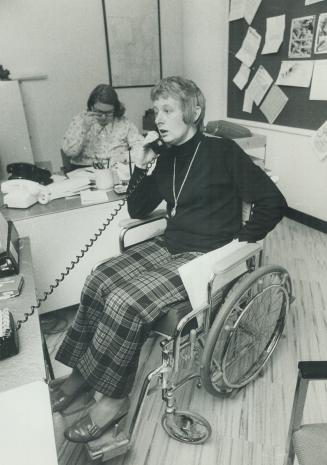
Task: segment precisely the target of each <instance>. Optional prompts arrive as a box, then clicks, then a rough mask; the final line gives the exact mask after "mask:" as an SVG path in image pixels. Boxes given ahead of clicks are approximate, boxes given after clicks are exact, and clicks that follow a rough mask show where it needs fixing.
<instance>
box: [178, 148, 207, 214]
mask: <svg viewBox="0 0 327 465" xmlns="http://www.w3.org/2000/svg"><path fill="white" fill-rule="evenodd" d="M200 144H201V141H200V142H199V143H198V145H197V147H196V149H195V151H194V153H193V157H192V160H191V162H190V164H189V167H188V168H187V171H186V174H185V176H184V179H183V182H182V184H181V187H180V189H179V191H178V194H177V195H176V185H175V184H176V156H175V158H174V173H173V196H174V202H175V203H174V206H173V208H172V210H171V212H170V215H171V216H175V215H176V209H177V204H178V199H179V196H180V195H181V192H182V190H183V187H184V184H185V182H186V179H187V177H188V174H189V172H190V169H191V167H192V165H193V162H194V159H195V156H196V154H197V152H198V149H199V147H200Z"/></svg>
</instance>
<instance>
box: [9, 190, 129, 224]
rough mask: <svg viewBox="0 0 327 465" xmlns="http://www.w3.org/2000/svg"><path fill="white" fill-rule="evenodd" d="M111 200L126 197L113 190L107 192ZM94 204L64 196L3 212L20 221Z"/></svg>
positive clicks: (10, 218)
mask: <svg viewBox="0 0 327 465" xmlns="http://www.w3.org/2000/svg"><path fill="white" fill-rule="evenodd" d="M106 194H107V197H108V203H109V202H115V201H118V200H122V199H124V197H125V196H124V195H118V194H116V193H115V192H114V191H113V190H111V191H107V192H106ZM2 203H3V201H2V194H0V204H2ZM94 205H96V203H94V204H90V205H83V204H82V202H81V197H80V196H79V195H78V196H74V197H67V198H65V197H63V198H60V199H55V200H52V201H51V202H49V203H47V204H45V205H41V204H40V203H35V204H34V205H32V206H30V207H29V208H3V209H2V213H3V215H4V216H5V218H6V219H7V220H12V221H19V220H25V219H30V218H34V217H38V216H42V215H51V214H53V213H61V212H65V211H69V210H76V209H78V208H89V207H90V206H94Z"/></svg>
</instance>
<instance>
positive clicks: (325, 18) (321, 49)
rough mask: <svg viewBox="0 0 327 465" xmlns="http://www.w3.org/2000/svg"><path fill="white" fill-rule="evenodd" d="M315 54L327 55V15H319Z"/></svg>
mask: <svg viewBox="0 0 327 465" xmlns="http://www.w3.org/2000/svg"><path fill="white" fill-rule="evenodd" d="M314 53H327V13H322V14H321V15H319V20H318V26H317V32H316V41H315V48H314Z"/></svg>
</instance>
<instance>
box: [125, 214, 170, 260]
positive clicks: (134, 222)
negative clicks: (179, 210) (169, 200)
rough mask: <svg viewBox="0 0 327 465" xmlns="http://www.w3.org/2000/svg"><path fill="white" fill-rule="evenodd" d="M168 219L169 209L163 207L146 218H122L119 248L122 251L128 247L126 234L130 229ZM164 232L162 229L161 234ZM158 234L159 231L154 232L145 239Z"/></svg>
mask: <svg viewBox="0 0 327 465" xmlns="http://www.w3.org/2000/svg"><path fill="white" fill-rule="evenodd" d="M167 219H168V216H167V211H166V210H163V209H161V210H155V211H154V212H152V213H151V214H150V215H149V216H147V217H146V218H141V219H132V218H128V219H125V220H122V221H121V222H120V223H119V225H120V227H121V231H120V235H119V249H120V251H121V252H124V251H125V250H126V249H127V248H128V247H127V246H126V245H125V236H126V234H127V232H128V231H130V230H132V229H134V228H138V227H140V226H143V225H146V224H150V223H154V222H155V221H160V220H167ZM162 232H163V231H162V230H160V231H159V234H162ZM157 235H158V232H157V231H156V232H155V234H153V233H152V234H150V235H149V236H148V237H146V238H145V239H143V240H147V239H150V238H151V237H154V236H157ZM137 242H140V241H136V243H137Z"/></svg>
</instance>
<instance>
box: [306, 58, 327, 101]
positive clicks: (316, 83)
mask: <svg viewBox="0 0 327 465" xmlns="http://www.w3.org/2000/svg"><path fill="white" fill-rule="evenodd" d="M326 82H327V60H316V61H315V62H314V67H313V74H312V81H311V88H310V100H327V86H326Z"/></svg>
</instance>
